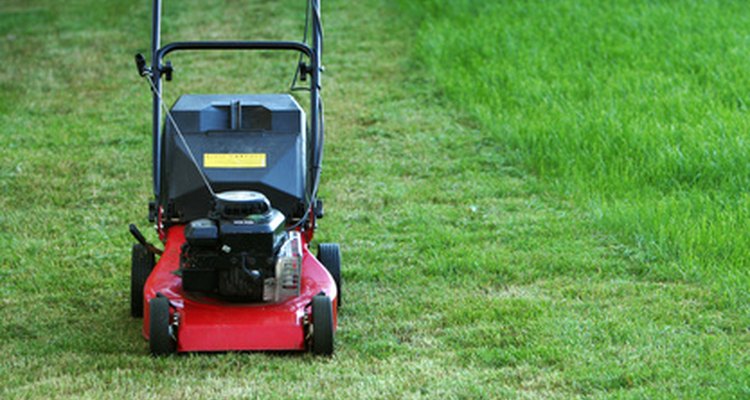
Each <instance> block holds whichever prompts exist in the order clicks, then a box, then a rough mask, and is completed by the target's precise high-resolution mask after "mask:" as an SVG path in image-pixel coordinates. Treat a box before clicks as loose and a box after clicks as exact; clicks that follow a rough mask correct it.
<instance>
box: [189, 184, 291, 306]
mask: <svg viewBox="0 0 750 400" xmlns="http://www.w3.org/2000/svg"><path fill="white" fill-rule="evenodd" d="M233 193H237V192H233ZM244 193H254V192H244ZM219 196H222V194H219ZM261 196H262V195H261ZM230 197H231V196H230ZM252 202H256V203H257V204H255V203H253V204H250V203H251V202H248V201H246V200H245V199H243V200H240V201H235V202H234V203H233V200H231V199H229V200H227V199H226V196H225V198H219V199H217V204H216V205H215V207H214V212H213V213H212V215H211V216H210V217H209V218H203V219H198V220H194V221H192V222H191V223H190V224H188V226H187V227H186V228H185V239H186V242H185V245H184V247H183V249H182V255H181V258H180V271H181V273H182V286H183V289H184V290H186V291H188V292H200V293H204V294H208V295H214V296H217V297H221V298H223V299H225V300H230V301H243V302H261V301H270V300H272V299H273V298H274V295H275V285H276V265H277V256H278V254H279V251H280V249H281V247H282V246H283V245H284V243H285V242H286V241H287V238H288V234H287V232H286V230H285V220H286V218H285V217H284V215H283V214H282V213H281V212H280V211H278V210H276V209H273V208H270V206H268V200H266V199H265V197H262V199H260V200H258V199H254V200H252ZM263 202H265V206H264V205H263V204H262V203H263ZM242 210H246V211H242ZM243 212H252V214H250V215H246V216H244V217H243V216H242V214H243Z"/></svg>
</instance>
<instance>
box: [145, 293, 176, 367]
mask: <svg viewBox="0 0 750 400" xmlns="http://www.w3.org/2000/svg"><path fill="white" fill-rule="evenodd" d="M148 307H149V314H148V317H149V327H148V344H149V347H150V349H151V354H153V355H155V356H165V355H169V354H172V353H174V352H175V351H176V350H177V342H176V341H175V338H174V333H173V331H172V326H171V325H172V324H171V322H172V317H171V316H170V314H169V299H167V298H166V297H154V298H153V299H151V300H150V301H149V302H148Z"/></svg>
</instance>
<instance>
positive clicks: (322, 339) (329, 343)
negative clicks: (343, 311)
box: [312, 295, 333, 356]
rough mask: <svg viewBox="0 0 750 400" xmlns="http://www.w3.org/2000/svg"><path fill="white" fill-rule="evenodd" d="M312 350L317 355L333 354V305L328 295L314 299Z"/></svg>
mask: <svg viewBox="0 0 750 400" xmlns="http://www.w3.org/2000/svg"><path fill="white" fill-rule="evenodd" d="M312 327H313V334H312V352H313V354H315V355H320V356H330V355H331V354H333V306H332V305H331V299H330V297H328V296H324V295H317V296H315V297H313V299H312Z"/></svg>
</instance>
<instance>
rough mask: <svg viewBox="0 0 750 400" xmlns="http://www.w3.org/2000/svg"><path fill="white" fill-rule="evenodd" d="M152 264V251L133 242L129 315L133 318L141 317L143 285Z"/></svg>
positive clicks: (152, 267)
mask: <svg viewBox="0 0 750 400" xmlns="http://www.w3.org/2000/svg"><path fill="white" fill-rule="evenodd" d="M154 265H156V261H155V260H154V253H152V252H150V251H148V249H147V248H146V246H144V245H142V244H140V243H136V244H134V245H133V251H132V255H131V259H130V315H131V316H133V317H134V318H143V286H145V285H146V279H148V276H149V275H150V274H151V270H153V269H154Z"/></svg>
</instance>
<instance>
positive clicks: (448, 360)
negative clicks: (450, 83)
mask: <svg viewBox="0 0 750 400" xmlns="http://www.w3.org/2000/svg"><path fill="white" fill-rule="evenodd" d="M169 4H173V3H169ZM181 4H183V6H182V7H180V8H179V9H177V8H169V6H167V8H166V10H165V11H166V12H167V13H168V15H171V16H173V17H174V18H173V19H168V20H167V21H166V23H165V29H166V33H165V36H166V37H165V40H171V39H177V38H185V37H188V38H194V37H195V36H198V35H197V34H195V33H196V32H200V33H201V34H203V33H205V34H206V35H215V36H216V37H236V36H237V35H234V34H233V33H232V32H234V30H235V29H236V30H239V31H243V32H244V31H248V32H256V29H257V30H258V31H260V32H262V33H263V34H262V35H261V36H264V37H266V38H282V37H283V38H287V37H289V36H287V35H286V34H287V33H288V32H289V31H294V28H295V27H296V28H297V31H296V32H298V31H300V30H301V21H300V19H299V17H300V16H301V15H302V12H303V9H302V8H301V4H298V2H293V1H285V2H270V3H263V4H261V5H258V6H255V7H252V8H244V7H239V6H238V7H235V8H232V10H233V12H220V11H217V10H220V9H222V7H224V6H228V5H229V6H232V5H236V4H235V3H232V4H229V3H227V2H223V1H218V0H217V1H211V2H208V3H207V2H205V1H197V0H195V1H188V2H184V3H181ZM189 10H201V11H200V12H198V11H189ZM207 10H208V11H207ZM287 11H290V12H287ZM324 12H325V14H324V15H325V24H326V34H327V40H328V42H327V45H326V49H327V50H326V51H327V53H326V57H325V61H326V64H327V67H328V68H327V72H326V77H325V84H326V88H325V94H326V100H327V101H326V105H327V126H328V133H329V136H328V141H327V148H326V163H325V172H324V175H323V179H324V182H323V188H322V189H323V195H324V197H325V198H326V199H327V203H326V204H327V216H326V218H325V219H324V220H322V221H321V229H320V231H319V233H318V235H319V237H318V238H319V240H321V241H339V242H341V243H342V245H343V250H344V265H345V267H344V279H345V285H346V286H345V290H346V292H347V294H346V297H347V303H346V306H345V307H344V308H342V310H341V314H340V315H341V318H340V324H341V325H340V330H339V331H338V335H337V340H338V342H337V353H336V355H335V356H334V357H333V358H332V359H321V358H315V357H311V356H309V355H273V354H219V355H194V356H186V357H172V358H165V359H154V358H151V357H149V356H147V344H146V342H144V341H143V340H142V338H141V337H140V333H139V332H140V326H141V321H140V320H133V319H131V318H130V317H129V311H128V304H127V301H128V300H127V293H128V284H129V278H128V270H129V265H128V263H129V247H130V243H131V242H132V239H131V238H130V237H129V235H128V234H127V232H126V229H125V227H126V224H127V223H128V222H132V221H137V222H139V223H141V225H144V226H145V222H144V220H145V211H146V207H145V206H146V201H147V199H148V198H149V193H150V191H151V186H150V182H149V179H150V176H151V175H150V167H149V165H150V153H149V152H150V148H151V147H150V137H149V134H148V130H149V126H150V124H149V120H148V117H149V105H150V101H149V100H150V97H149V94H148V90H147V88H146V87H144V83H143V82H141V81H140V80H139V79H138V78H137V77H136V74H135V72H134V68H133V66H132V54H133V53H134V52H136V51H144V50H145V48H146V47H147V43H148V36H149V35H148V10H147V9H145V7H143V5H139V4H126V3H123V2H112V3H101V2H96V6H94V2H87V1H76V2H72V3H66V4H65V5H63V4H62V3H60V2H53V1H47V2H45V1H38V2H31V3H29V2H21V1H18V2H7V3H4V4H3V5H2V6H0V38H2V41H1V42H0V51H2V54H3V59H4V60H7V62H4V63H0V77H2V82H3V83H2V84H3V85H4V86H3V89H4V94H5V96H3V97H2V101H3V103H2V104H3V107H5V108H3V112H2V114H0V118H2V120H1V121H0V122H2V125H0V126H2V128H1V129H2V135H0V141H2V142H1V143H2V146H0V173H1V174H0V193H2V196H0V202H2V203H0V205H1V206H2V213H1V214H0V354H2V355H3V357H2V360H0V397H3V398H52V397H84V398H107V397H109V398H122V397H136V398H140V397H173V398H187V397H191V398H193V397H198V398H206V397H228V398H248V397H260V398H290V397H293V398H321V397H323V398H328V397H342V398H349V397H351V398H436V397H445V398H498V397H515V398H564V399H568V398H576V397H621V398H643V397H670V396H671V397H697V396H702V397H716V398H721V397H728V396H735V397H741V396H743V395H747V394H748V378H747V377H748V376H750V373H748V372H750V371H748V365H750V362H748V361H749V360H748V354H749V353H748V351H747V350H748V339H747V334H746V326H747V321H746V316H745V315H742V314H740V313H739V312H737V311H736V310H733V309H727V308H725V307H722V305H721V303H720V301H719V300H717V299H716V298H715V296H714V295H713V293H712V292H711V291H709V290H707V289H705V288H704V287H702V286H699V285H692V284H690V283H689V282H687V283H685V282H671V283H669V282H665V283H660V282H655V281H653V280H649V279H643V277H644V276H645V275H646V274H645V272H646V271H647V270H648V269H649V268H650V264H649V262H648V258H647V255H646V254H645V253H643V252H642V251H639V250H638V249H637V248H635V249H633V248H631V247H626V246H622V245H620V244H618V243H617V242H616V241H613V240H612V239H611V238H609V237H607V236H602V235H600V234H598V233H597V232H596V231H595V230H593V229H592V227H591V226H590V224H589V223H588V220H587V218H585V217H584V216H582V215H581V214H580V213H579V212H577V211H576V209H575V207H573V206H571V205H570V204H567V203H565V202H560V201H558V200H557V199H556V198H554V197H550V196H549V195H548V194H546V193H545V192H544V190H543V189H544V185H542V184H539V183H538V182H536V181H535V180H534V179H533V178H531V177H528V176H526V175H525V174H524V173H523V172H521V171H520V170H519V169H518V168H516V165H517V164H515V163H514V162H513V159H512V154H510V155H509V154H508V153H507V152H505V151H504V150H503V147H502V144H501V143H500V142H498V141H497V140H496V139H494V138H492V137H487V135H485V134H484V130H483V128H481V127H477V126H474V125H473V124H472V123H471V122H469V121H466V120H464V119H463V115H461V114H460V113H456V112H454V111H453V110H452V108H453V106H452V105H451V104H450V103H440V102H439V101H437V100H436V93H435V92H434V91H433V90H432V89H430V88H429V84H430V83H431V82H430V81H429V80H425V79H423V77H424V76H425V71H424V70H422V69H421V68H420V67H419V66H418V65H415V64H413V63H412V62H411V61H410V60H411V58H410V57H411V55H412V50H411V48H410V47H409V46H408V43H407V42H405V41H403V40H402V38H405V37H410V36H411V35H412V34H413V33H414V32H413V31H412V30H411V28H410V27H409V25H408V24H405V23H399V22H398V19H397V15H398V11H397V10H394V9H392V8H390V7H388V6H386V5H384V3H382V2H379V1H376V0H368V1H365V2H356V3H354V2H337V1H330V2H326V5H325V9H324ZM267 15H274V16H276V17H278V18H280V19H281V21H280V22H278V23H274V24H266V23H264V21H265V17H266V16H267ZM207 16H208V17H210V18H207ZM134 21H135V22H134ZM170 21H171V23H169V22H170ZM196 30H197V31H196ZM220 33H224V34H226V35H219V34H220ZM11 36H12V39H11ZM253 36H254V35H252V34H248V35H247V37H253ZM212 37H213V36H212ZM106 43H111V44H112V46H111V47H108V46H106V45H105V44H106ZM32 45H37V46H38V47H37V48H35V49H32ZM92 51H95V52H94V53H92ZM94 60H96V61H97V64H96V65H99V66H102V68H101V69H99V70H96V71H93V70H90V69H86V68H81V66H82V65H84V64H83V63H84V62H85V61H94ZM207 60H212V61H211V62H209V61H207ZM258 60H259V59H258V58H252V57H250V58H244V57H235V56H231V55H227V54H217V55H211V56H210V57H208V58H207V59H206V58H199V57H194V56H191V55H185V56H181V58H180V59H179V60H178V58H177V57H174V59H173V62H175V64H176V68H177V71H178V72H177V74H176V82H174V83H173V84H170V86H169V89H172V91H171V92H170V96H173V95H174V94H175V93H178V92H179V91H180V90H190V91H194V92H218V91H225V92H233V91H235V90H234V89H235V86H240V87H242V90H247V91H256V90H257V91H278V90H283V89H284V87H285V86H284V85H283V84H282V85H278V84H274V82H276V79H275V78H277V77H278V78H287V79H288V77H289V75H288V73H289V65H290V62H289V60H288V59H286V58H284V57H279V58H278V59H277V58H269V59H264V61H268V62H270V63H271V65H272V66H271V67H269V66H264V65H261V63H260V62H258ZM292 61H293V60H292ZM29 63H31V65H36V66H38V67H37V68H24V66H27V65H29ZM291 65H293V64H291ZM258 70H262V71H264V75H258V74H256V73H254V72H255V71H258ZM238 71H240V72H238ZM245 71H246V72H245ZM206 72H209V73H211V74H210V78H206V77H205V75H201V74H202V73H206ZM266 73H268V75H265V74H266ZM246 78H249V79H251V80H250V81H248V79H246ZM281 82H283V83H284V84H285V83H286V82H287V80H282V81H281ZM188 86H191V87H190V88H188ZM245 87H247V89H245ZM9 99H12V100H9ZM148 233H149V235H150V236H151V237H152V238H153V232H148Z"/></svg>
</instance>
